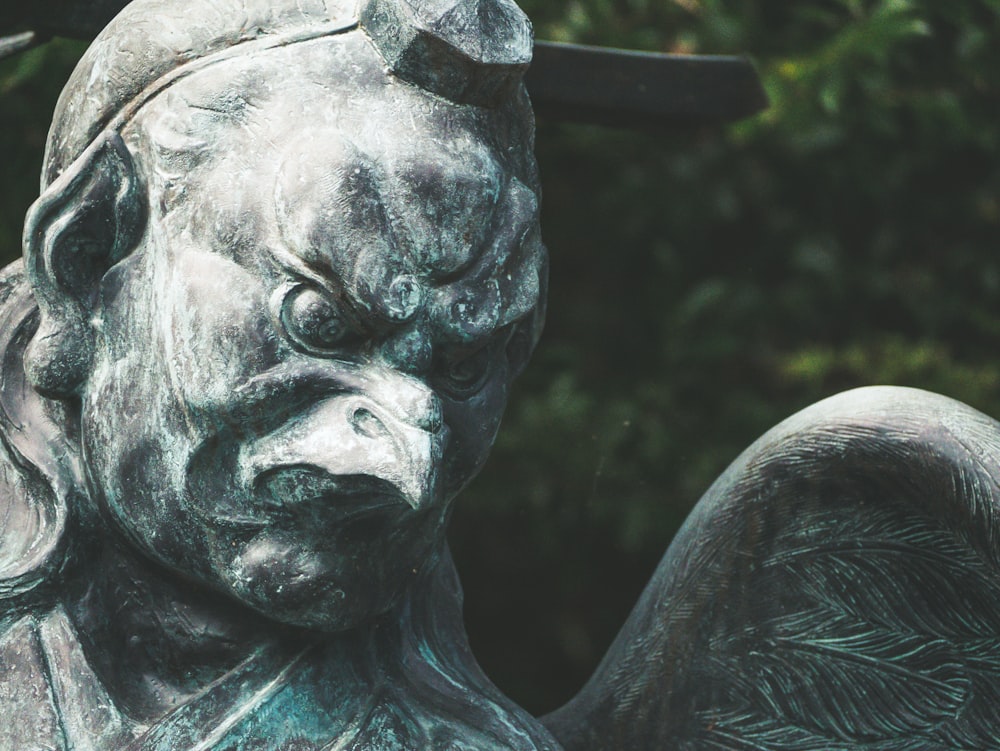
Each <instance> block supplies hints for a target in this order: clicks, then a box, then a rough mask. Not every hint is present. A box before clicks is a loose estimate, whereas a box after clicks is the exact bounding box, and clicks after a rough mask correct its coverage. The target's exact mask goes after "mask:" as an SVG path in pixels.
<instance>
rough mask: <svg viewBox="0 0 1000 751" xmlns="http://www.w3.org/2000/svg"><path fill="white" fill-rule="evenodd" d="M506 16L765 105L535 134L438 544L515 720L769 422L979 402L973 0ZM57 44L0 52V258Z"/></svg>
mask: <svg viewBox="0 0 1000 751" xmlns="http://www.w3.org/2000/svg"><path fill="white" fill-rule="evenodd" d="M522 6H523V7H524V8H525V10H526V11H527V12H528V13H529V15H530V16H531V17H532V19H533V20H534V22H535V26H536V33H537V36H538V37H539V38H540V39H549V40H555V41H575V42H584V43H591V44H604V45H617V46H623V47H630V48H636V49H648V50H660V51H671V52H694V53H705V54H708V53H718V54H722V53H748V54H750V55H751V56H753V57H754V59H755V60H756V62H757V64H758V68H759V70H760V72H761V75H762V77H763V79H764V82H765V85H766V88H767V90H768V93H769V95H770V97H771V100H772V107H771V108H770V110H768V111H767V112H766V113H764V114H762V115H760V116H758V117H756V118H754V119H752V120H749V121H746V122H744V123H741V124H738V125H736V126H732V127H729V128H725V129H723V128H718V129H714V130H713V129H709V130H703V131H699V132H690V131H689V132H662V133H660V132H658V133H651V132H647V133H635V132H627V131H620V130H611V129H604V128H597V127H582V126H570V125H565V124H559V123H555V122H544V121H542V122H540V123H539V132H538V157H539V160H540V164H541V169H542V177H543V184H544V188H545V204H544V215H543V222H544V231H545V237H546V241H547V243H548V245H549V248H550V250H551V255H552V279H551V288H550V306H549V311H550V312H549V321H548V327H547V330H546V333H545V335H544V337H543V340H542V343H541V346H540V348H539V351H538V353H537V355H536V357H535V361H534V363H533V365H532V366H531V367H529V369H528V372H527V373H526V374H525V375H524V376H523V377H522V379H521V381H520V382H519V383H518V384H517V385H516V386H515V393H514V398H513V400H512V403H511V406H510V410H509V412H508V416H507V418H506V421H505V424H504V428H503V429H502V431H501V436H500V439H499V441H498V444H497V448H496V450H495V452H494V455H493V458H492V460H491V463H490V464H489V465H488V466H487V469H486V470H485V471H484V472H483V475H482V476H481V477H480V478H479V479H478V480H477V481H476V483H475V485H474V486H473V487H472V488H471V489H470V491H469V492H467V494H466V495H465V497H464V498H463V499H462V500H461V502H460V505H459V508H458V510H457V512H456V515H455V520H454V523H453V527H452V532H451V539H452V544H453V547H454V549H455V553H456V557H457V558H458V561H459V566H460V571H461V572H462V575H463V581H464V583H465V586H466V601H467V614H468V623H469V630H470V635H471V638H472V641H473V646H474V648H475V649H476V652H477V654H478V655H479V656H480V659H481V661H482V663H483V665H484V667H485V668H486V670H487V672H488V673H489V674H490V675H491V676H493V677H494V679H495V680H496V681H497V683H498V684H499V685H500V686H501V687H502V688H504V689H505V690H506V691H507V692H508V693H510V694H511V695H512V696H513V697H514V698H516V699H517V700H518V701H520V702H521V703H522V704H524V705H525V706H527V707H528V708H529V709H531V710H533V711H535V712H543V711H546V710H549V709H552V708H554V707H556V706H558V705H559V704H560V703H561V702H563V701H565V700H566V699H567V698H569V697H570V696H571V695H572V693H573V692H574V691H575V690H576V689H577V688H579V686H580V685H581V683H582V682H583V680H584V679H585V678H586V676H587V675H588V674H589V672H590V671H591V670H592V669H593V667H594V665H595V664H596V661H597V660H599V659H600V657H601V655H602V654H603V652H604V650H605V649H606V648H607V645H608V643H609V642H610V640H611V639H612V638H613V636H614V633H615V632H616V630H617V628H618V627H619V626H620V625H621V623H622V622H623V620H624V618H625V616H626V614H627V613H628V610H629V608H630V607H631V605H632V604H633V603H634V602H635V600H636V598H637V596H638V594H639V592H640V591H641V588H642V586H643V584H644V583H645V581H646V579H647V578H648V577H649V575H650V573H651V572H652V569H653V567H654V566H655V564H656V561H657V560H658V559H659V557H660V555H661V554H662V553H663V551H664V550H665V548H666V545H667V544H668V542H669V540H670V538H671V535H672V534H673V532H674V530H675V529H676V528H677V526H678V524H679V523H680V522H681V521H682V520H683V518H684V516H685V515H686V513H687V511H688V510H689V509H690V507H691V506H692V505H693V504H694V503H695V502H696V501H697V499H698V497H699V496H700V495H701V493H702V492H704V490H705V489H706V488H707V487H708V485H709V484H710V483H711V482H712V480H713V479H714V477H715V476H716V475H718V474H719V472H721V471H722V470H723V469H724V468H725V466H726V465H727V464H728V463H729V462H730V461H731V460H732V459H733V458H734V457H735V456H736V455H737V454H738V453H739V452H740V451H741V450H742V449H744V448H745V447H746V446H747V445H749V444H750V443H751V442H752V441H753V440H754V439H755V438H756V437H757V436H759V435H760V434H761V433H762V432H764V431H765V430H766V429H767V428H769V427H770V426H772V425H773V424H775V423H776V422H778V421H779V420H781V419H783V418H784V417H786V416H788V415H789V414H791V413H792V412H794V411H795V410H797V409H799V408H801V407H803V406H805V405H807V404H809V403H811V402H813V401H815V400H817V399H820V398H822V397H824V396H827V395H830V394H833V393H835V392H837V391H841V390H843V389H846V388H851V387H853V386H858V385H865V384H873V383H893V384H901V385H909V386H916V387H920V388H926V389H931V390H934V391H939V392H942V393H945V394H948V395H950V396H953V397H955V398H958V399H961V400H963V401H966V402H968V403H970V404H971V405H973V406H974V407H977V408H978V409H981V410H983V411H984V412H987V413H989V414H992V415H1000V370H998V361H1000V357H998V354H997V344H998V343H1000V256H998V251H1000V247H998V240H1000V158H998V157H1000V0H948V1H947V2H941V0H808V2H798V3H774V2H767V0H753V1H751V0H742V1H740V0H729V1H728V2H725V3H723V2H722V1H721V0H522ZM81 51H82V47H80V46H79V45H76V44H70V43H64V42H59V43H56V44H51V45H48V46H47V47H44V48H41V49H38V50H35V51H32V52H30V53H28V54H25V55H22V56H20V57H18V58H16V59H13V60H9V61H7V62H5V63H3V64H2V65H0V165H2V169H3V170H4V177H3V179H2V181H0V257H2V259H3V260H4V262H6V261H7V260H10V259H13V258H14V257H16V256H17V255H18V254H19V240H18V238H19V235H20V225H21V222H22V221H23V217H24V212H25V210H26V209H27V206H28V204H29V203H30V202H31V201H32V200H33V199H34V197H35V196H36V195H37V183H38V172H39V168H40V164H41V149H42V146H43V143H44V138H45V131H46V128H47V126H48V119H49V117H50V115H51V112H52V108H53V105H54V103H55V98H56V96H57V94H58V91H59V88H60V87H61V85H62V83H63V81H65V79H66V78H67V76H68V74H69V70H70V69H71V67H72V64H73V62H74V61H75V59H76V57H77V56H78V55H79V54H80V52H81Z"/></svg>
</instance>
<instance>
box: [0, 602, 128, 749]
mask: <svg viewBox="0 0 1000 751" xmlns="http://www.w3.org/2000/svg"><path fill="white" fill-rule="evenodd" d="M0 665H2V666H3V671H2V673H0V714H2V715H3V716H4V717H6V718H17V721H16V722H9V721H8V722H4V723H0V748H10V749H14V748H23V749H28V748H38V749H53V750H55V749H59V750H62V749H66V748H120V747H122V745H123V744H124V743H125V742H126V741H127V740H128V738H129V735H130V732H129V728H128V723H127V721H126V720H125V718H123V717H121V716H120V715H119V714H118V713H117V711H116V710H115V709H114V706H113V704H112V702H111V701H110V699H109V697H108V695H107V693H106V692H105V690H104V688H103V686H102V685H101V684H100V682H99V681H98V680H97V677H96V676H95V675H94V673H93V671H92V670H91V669H90V666H89V665H88V664H87V660H86V658H85V656H84V653H83V649H82V647H81V645H80V642H79V640H78V639H77V636H76V632H75V630H74V629H73V627H72V625H71V623H70V621H69V618H67V616H66V613H65V612H64V611H63V610H62V609H61V608H58V607H57V608H55V609H53V610H50V611H48V612H45V613H38V614H33V615H25V616H22V617H20V618H18V619H16V620H14V621H13V622H9V623H8V624H7V625H6V627H5V628H4V629H3V631H2V634H0ZM95 744H97V745H95ZM101 744H110V745H101Z"/></svg>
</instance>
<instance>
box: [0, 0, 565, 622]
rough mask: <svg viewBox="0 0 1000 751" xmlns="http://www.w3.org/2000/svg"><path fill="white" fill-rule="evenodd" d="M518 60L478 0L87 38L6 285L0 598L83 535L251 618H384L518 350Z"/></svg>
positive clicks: (532, 197)
mask: <svg viewBox="0 0 1000 751" xmlns="http://www.w3.org/2000/svg"><path fill="white" fill-rule="evenodd" d="M530 48H531V35H530V27H529V26H528V23H527V20H526V19H525V18H524V16H523V15H522V14H521V13H520V11H519V10H518V9H517V8H516V6H514V5H513V4H512V3H511V2H510V1H509V0H492V1H489V2H488V1H487V0H481V1H480V2H473V1H471V0H470V1H468V2H463V1H459V2H456V0H450V1H449V2H441V1H439V0H435V1H434V2H422V3H417V2H413V0H369V1H368V2H362V3H360V5H358V4H356V3H354V2H349V1H348V0H136V2H134V3H133V4H132V5H131V6H129V7H128V8H126V10H125V11H124V12H123V14H122V15H120V16H119V17H118V18H117V19H116V20H115V21H114V22H113V23H112V24H111V26H109V27H108V29H106V30H105V31H104V33H102V35H101V36H100V37H99V38H98V39H97V41H96V42H95V43H94V45H93V46H92V47H91V49H90V50H89V51H88V52H87V54H86V56H85V57H84V59H83V60H82V61H81V63H80V65H79V66H78V68H77V70H76V71H75V73H74V75H73V77H72V79H71V80H70V82H69V84H68V86H67V88H66V90H65V92H64V94H63V97H62V99H61V100H60V103H59V106H58V109H57V112H56V116H55V119H54V122H53V127H52V131H51V133H50V136H49V144H48V150H47V154H46V161H45V166H44V173H43V181H42V182H43V192H42V195H41V197H40V198H39V199H38V201H37V202H36V204H35V205H34V206H33V207H32V209H31V211H30V212H29V215H28V219H27V224H26V228H25V259H24V264H25V277H26V280H27V285H24V284H23V283H20V282H19V281H18V280H19V278H20V277H17V276H16V274H15V275H14V276H11V274H10V273H8V280H9V284H10V285H11V286H12V288H13V287H17V290H18V291H17V292H16V293H13V292H12V293H11V295H13V297H12V298H11V300H13V302H11V301H8V302H7V310H8V315H9V316H14V318H15V319H16V320H14V323H15V324H16V325H15V326H13V327H12V328H11V329H10V332H11V333H10V334H9V335H8V337H9V338H8V342H7V349H8V350H9V352H11V353H13V354H9V355H8V356H7V357H6V360H5V362H4V373H5V375H6V374H8V373H16V376H14V375H12V376H8V377H7V380H8V383H12V384H19V385H18V388H17V394H18V397H17V398H18V399H20V402H18V401H17V399H15V398H14V397H11V396H5V397H3V406H4V410H5V415H6V417H5V420H6V422H7V423H11V424H12V423H13V422H15V421H17V420H21V423H22V426H23V425H27V432H25V430H22V431H21V435H20V437H17V436H15V437H14V438H12V439H11V440H10V441H9V443H10V446H9V449H10V451H11V453H12V454H13V455H15V457H19V459H17V461H18V462H19V463H20V464H21V465H23V466H28V465H31V466H33V467H35V468H36V469H35V470H32V472H30V473H28V474H30V476H31V478H33V480H32V481H33V482H36V484H37V485H38V488H37V489H36V490H31V488H32V487H35V486H31V487H29V486H28V485H26V484H25V483H23V482H22V483H21V484H20V485H19V488H20V490H19V491H18V493H14V494H13V496H12V497H16V498H20V500H19V501H12V502H11V503H15V502H16V503H20V504H21V508H22V510H21V512H20V513H23V514H24V515H25V516H26V517H27V516H31V518H32V519H35V524H34V526H35V527H36V528H37V532H38V534H37V535H36V540H35V541H34V542H33V543H32V544H31V545H27V544H23V545H22V546H21V547H22V548H25V550H24V551H22V552H20V553H18V552H17V551H16V550H14V549H13V548H9V547H8V548H7V549H9V550H14V553H12V554H11V555H13V556H14V558H16V560H14V561H13V562H11V561H0V564H9V565H7V566H6V569H5V570H4V573H5V574H7V578H6V582H7V585H8V587H9V588H10V589H11V591H14V590H15V589H16V590H17V591H22V590H29V589H32V588H34V587H35V586H36V585H37V584H38V583H39V582H42V581H44V579H45V576H46V574H45V572H48V571H51V569H52V567H53V566H60V565H64V564H63V563H62V561H63V560H64V559H65V555H64V553H63V545H64V544H65V542H66V537H67V536H70V535H72V534H73V533H74V532H73V530H88V533H89V534H106V535H113V536H116V537H118V538H120V539H121V540H123V541H125V543H126V544H127V545H130V546H131V547H133V548H134V549H135V550H137V551H139V552H140V553H141V554H143V555H144V556H146V557H148V558H149V559H151V560H153V561H156V562H158V563H159V564H161V565H162V566H164V567H166V568H168V569H171V570H173V571H176V572H178V573H179V574H181V575H183V576H186V577H189V578H191V579H194V580H196V581H197V582H199V583H201V584H203V585H205V586H207V587H209V588H211V589H214V590H216V591H219V592H222V593H224V594H225V595H227V596H229V597H232V598H234V599H235V600H237V601H239V602H242V603H244V604H246V605H248V606H249V607H251V608H253V609H255V610H257V611H259V612H261V613H263V614H265V615H267V616H269V617H271V618H273V619H275V620H278V621H282V622H287V623H292V624H297V625H304V626H310V627H316V628H322V629H328V630H340V629H345V628H350V627H353V626H356V625H358V624H360V623H364V622H366V621H368V620H370V619H371V618H373V617H374V616H376V615H378V614H380V613H383V612H385V611H386V610H388V609H389V608H391V607H392V605H393V604H394V603H395V602H397V601H398V600H399V598H400V597H401V596H402V594H403V593H404V592H405V591H406V590H407V588H408V586H409V584H410V583H411V582H413V581H414V580H416V579H417V578H419V577H420V576H421V575H422V573H424V572H425V571H426V570H427V568H428V567H429V566H431V565H432V564H433V563H434V562H435V561H436V560H437V558H438V557H439V556H441V555H442V551H443V544H444V543H443V532H444V528H445V525H446V522H447V519H448V515H449V509H450V505H451V503H452V500H453V499H454V497H455V495H456V494H457V493H458V492H459V491H460V490H461V489H462V488H463V487H464V486H465V485H466V484H467V483H468V482H469V481H470V479H471V478H472V477H473V476H474V475H475V473H476V472H477V470H478V469H479V467H480V466H481V465H482V463H483V461H484V460H485V458H486V455H487V453H488V450H489V448H490V445H491V443H492V441H493V438H494V435H495V433H496V430H497V428H498V425H499V421H500V417H501V413H502V411H503V407H504V404H505V401H506V397H507V389H508V386H509V384H510V381H511V379H512V378H513V377H514V376H515V375H516V374H517V373H518V372H519V371H520V370H521V368H522V367H523V365H524V364H525V361H526V359H527V357H528V355H529V353H530V351H531V349H532V347H533V345H534V342H535V340H536V338H537V335H538V333H539V328H540V322H541V316H542V309H543V303H542V295H543V291H544V286H545V255H544V249H543V247H542V245H541V241H540V237H539V231H538V195H539V192H538V181H537V174H536V168H535V163H534V160H533V157H532V151H531V150H532V135H531V134H532V127H533V126H532V119H531V114H530V108H529V105H528V102H527V99H526V96H525V94H524V91H523V87H522V86H521V84H520V74H521V73H522V72H523V69H524V67H525V66H526V64H527V62H528V58H529V56H530ZM18 284H20V285H21V286H18ZM5 294H6V292H5ZM14 303H16V304H14ZM11 311H16V314H15V313H12V312H11ZM9 389H10V387H9V386H8V391H9ZM18 405H20V406H18ZM16 413H18V414H20V415H21V417H18V414H16ZM28 435H31V436H33V437H31V438H30V439H29V438H27V437H26V436H28ZM39 436H42V438H39ZM36 470H37V471H36ZM8 484H9V485H11V487H13V485H14V484H16V483H8ZM67 530H68V531H67ZM29 548H30V549H29ZM0 549H3V548H2V546H0ZM8 557H10V556H8ZM15 564H16V565H15ZM40 572H41V573H40Z"/></svg>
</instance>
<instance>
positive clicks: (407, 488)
mask: <svg viewBox="0 0 1000 751" xmlns="http://www.w3.org/2000/svg"><path fill="white" fill-rule="evenodd" d="M352 381H353V383H352V388H350V389H349V390H346V391H341V392H338V393H333V394H328V395H326V396H321V397H318V398H317V399H316V401H315V403H314V404H312V405H311V406H307V407H306V408H304V409H302V410H300V411H299V412H298V413H297V414H295V415H293V416H292V417H291V418H289V419H288V420H287V421H286V422H285V423H284V424H283V425H281V426H280V427H278V428H277V429H276V430H273V431H272V432H270V433H268V434H266V435H264V436H262V437H260V438H258V439H255V440H252V441H249V442H248V443H246V444H244V445H243V446H242V447H241V449H240V456H239V464H238V467H239V473H240V479H241V481H242V482H243V483H244V487H247V488H255V487H256V486H257V485H258V482H259V479H260V478H261V477H264V476H266V475H268V474H269V473H273V472H275V471H276V470H277V471H280V470H282V469H286V468H308V469H309V470H310V472H312V473H317V472H318V473H321V474H322V475H325V476H327V477H329V478H330V480H331V482H330V484H331V486H336V485H337V482H336V480H337V478H343V479H344V480H345V482H344V483H343V485H344V486H345V487H358V482H357V479H358V478H369V479H371V480H374V481H376V482H377V484H378V485H380V486H386V485H387V486H390V487H391V488H392V489H393V490H394V492H395V493H398V494H399V496H400V497H401V498H402V500H404V501H405V502H406V504H408V505H409V506H410V507H411V508H413V509H424V508H428V507H430V506H432V505H435V504H437V503H438V502H439V501H440V500H441V495H442V483H441V482H440V472H441V465H442V458H443V454H444V445H445V442H446V440H447V432H448V431H447V429H446V428H445V427H444V424H443V419H442V414H441V403H440V400H439V399H438V397H437V396H436V395H435V394H434V392H433V391H431V390H430V389H429V388H428V387H427V386H426V385H425V384H424V383H423V382H421V381H419V380H417V379H415V378H412V377H410V376H407V375H404V374H402V373H399V372H397V371H394V370H391V369H389V368H384V367H371V368H365V369H364V370H363V371H361V372H355V373H354V374H353V377H352ZM361 485H363V483H361ZM334 495H336V493H334ZM295 499H296V494H294V493H291V494H289V496H288V498H287V500H286V501H284V502H287V503H288V504H290V505H292V504H294V503H295ZM275 501H277V502H278V503H282V502H283V501H282V500H281V499H275Z"/></svg>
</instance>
